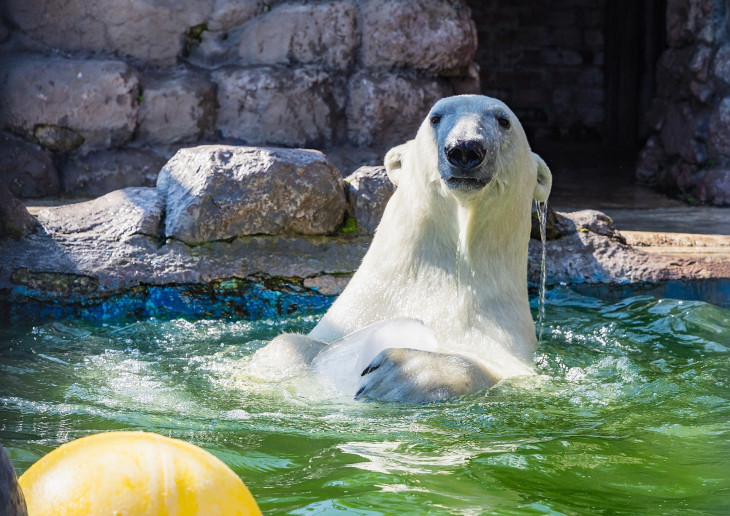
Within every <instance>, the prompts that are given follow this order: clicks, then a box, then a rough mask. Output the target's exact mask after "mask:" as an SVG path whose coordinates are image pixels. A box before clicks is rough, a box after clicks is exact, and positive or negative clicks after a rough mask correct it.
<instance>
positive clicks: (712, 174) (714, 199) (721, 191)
mask: <svg viewBox="0 0 730 516" xmlns="http://www.w3.org/2000/svg"><path fill="white" fill-rule="evenodd" d="M694 190H695V197H696V198H697V200H698V201H700V202H704V203H709V204H714V205H716V206H730V169H728V168H717V169H711V170H706V171H704V172H703V173H701V175H700V177H699V178H698V179H697V180H696V184H695V189H694Z"/></svg>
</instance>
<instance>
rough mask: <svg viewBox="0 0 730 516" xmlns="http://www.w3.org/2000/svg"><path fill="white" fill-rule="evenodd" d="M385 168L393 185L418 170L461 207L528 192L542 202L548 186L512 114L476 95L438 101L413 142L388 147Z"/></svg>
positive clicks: (549, 178)
mask: <svg viewBox="0 0 730 516" xmlns="http://www.w3.org/2000/svg"><path fill="white" fill-rule="evenodd" d="M385 165H386V170H387V171H388V176H389V177H390V178H391V181H393V183H395V184H396V185H397V184H399V182H400V181H401V177H400V176H401V173H402V171H403V170H408V171H413V170H419V171H421V175H423V176H424V177H425V179H426V183H428V184H431V185H437V187H438V189H439V190H440V191H441V192H442V193H444V194H446V195H451V196H454V197H456V198H457V199H458V200H459V201H460V202H464V203H471V202H474V201H476V200H478V199H483V198H485V197H487V196H489V195H490V194H500V195H503V194H505V193H507V192H514V193H515V194H516V193H518V192H528V195H531V197H532V198H534V199H536V200H538V201H545V200H546V199H547V197H548V195H549V194H550V188H551V184H552V176H551V174H550V170H549V169H548V167H547V166H546V165H545V162H544V161H543V160H542V159H541V158H540V157H539V156H538V155H537V154H534V153H532V152H531V151H530V146H529V144H528V143H527V138H526V136H525V132H524V130H523V129H522V125H521V124H520V122H519V120H518V119H517V117H516V116H515V114H514V113H513V112H512V111H511V110H510V109H509V108H508V107H507V106H506V105H505V104H504V103H503V102H501V101H499V100H497V99H493V98H490V97H485V96H481V95H460V96H456V97H447V98H444V99H441V100H439V101H438V102H437V103H436V104H435V105H434V106H433V108H431V111H430V112H429V114H428V116H427V117H426V119H425V120H424V121H423V123H422V124H421V127H420V128H419V130H418V134H417V135H416V138H415V139H414V140H411V141H410V142H408V143H406V144H403V145H400V146H398V147H395V148H393V149H391V150H390V151H389V152H388V154H387V155H386V158H385ZM409 173H410V172H409ZM409 179H410V178H409Z"/></svg>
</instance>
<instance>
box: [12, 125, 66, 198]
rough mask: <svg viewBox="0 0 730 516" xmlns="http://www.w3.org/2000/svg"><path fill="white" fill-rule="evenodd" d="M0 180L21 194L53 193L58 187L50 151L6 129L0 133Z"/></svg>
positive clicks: (19, 195) (56, 174)
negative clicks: (11, 133)
mask: <svg viewBox="0 0 730 516" xmlns="http://www.w3.org/2000/svg"><path fill="white" fill-rule="evenodd" d="M0 184H4V185H5V186H6V187H7V188H8V189H9V190H10V191H11V192H12V193H13V195H15V196H17V197H21V198H25V197H44V196H47V195H55V194H57V193H58V191H59V189H60V181H59V178H58V172H57V170H56V166H55V165H54V163H53V160H52V159H51V156H50V154H49V153H48V152H47V151H44V150H43V149H41V148H40V147H39V146H38V145H35V144H33V143H30V142H27V141H25V140H22V139H20V138H17V137H15V136H12V135H10V134H8V133H0Z"/></svg>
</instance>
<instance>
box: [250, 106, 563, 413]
mask: <svg viewBox="0 0 730 516" xmlns="http://www.w3.org/2000/svg"><path fill="white" fill-rule="evenodd" d="M386 169H387V171H388V175H389V177H390V178H391V180H392V181H393V182H394V183H395V184H396V185H397V187H398V188H397V190H396V192H395V193H394V194H393V196H392V197H391V199H390V201H389V203H388V205H387V207H386V209H385V212H384V214H383V218H382V220H381V223H380V225H379V226H378V229H377V231H376V233H375V237H374V239H373V242H372V244H371V246H370V248H369V250H368V252H367V254H366V256H365V257H364V259H363V262H362V265H361V266H360V268H359V269H358V271H357V272H356V273H355V275H354V276H353V278H352V280H351V281H350V283H349V284H348V286H347V288H346V289H345V290H344V292H343V293H342V294H341V295H340V296H339V298H338V299H337V300H336V301H335V302H334V304H333V305H332V307H331V308H330V309H329V310H328V311H327V313H326V314H325V315H324V317H323V318H322V320H321V321H320V322H319V324H318V325H317V326H316V327H315V328H314V329H313V330H312V332H311V333H310V334H309V336H308V337H306V338H305V337H303V336H293V335H282V336H280V337H278V338H277V339H275V340H274V341H272V343H270V344H269V346H267V347H269V349H268V350H267V348H264V349H263V350H261V351H262V353H261V354H260V357H259V358H263V357H265V356H266V355H267V353H268V354H271V353H272V352H273V351H275V350H278V351H279V352H278V353H276V354H277V355H279V356H280V357H281V356H284V355H286V356H288V357H295V358H294V359H295V360H299V361H304V362H314V364H315V366H316V365H317V364H320V367H319V370H320V371H323V372H324V374H327V370H326V368H322V367H321V364H322V363H323V362H327V357H331V356H333V353H335V351H333V349H336V351H337V353H338V356H339V357H340V358H339V360H340V365H339V366H335V365H333V366H332V368H331V369H330V371H334V369H337V370H338V372H337V373H334V372H332V373H330V374H333V375H335V374H340V375H342V371H343V370H346V369H347V368H346V367H344V368H343V366H342V364H348V358H347V357H348V349H351V351H352V353H351V354H352V360H350V361H349V363H354V362H355V361H356V359H355V357H357V360H359V365H362V363H364V362H367V366H366V367H365V368H363V369H362V371H357V370H353V371H350V372H348V374H351V375H353V376H355V378H354V379H353V381H351V382H346V383H347V385H350V386H353V385H354V386H357V389H356V391H355V394H356V395H357V397H361V398H370V399H381V400H386V401H405V402H424V401H432V400H437V399H442V398H446V397H451V396H456V395H462V394H467V393H471V392H476V391H478V390H481V389H484V388H487V387H489V386H491V385H493V384H494V383H496V382H497V381H499V380H501V379H503V378H507V377H510V376H515V375H523V374H530V373H531V371H532V356H533V353H534V351H535V348H536V338H535V328H534V323H533V321H532V317H531V314H530V309H529V302H528V296H527V248H528V243H529V233H530V224H531V222H530V217H531V204H532V200H533V199H537V200H539V201H544V200H545V199H547V196H548V194H549V192H550V185H551V176H550V171H549V170H548V168H547V167H546V166H545V164H544V162H543V161H542V160H541V159H540V158H539V157H538V156H537V155H535V154H533V153H532V152H531V150H530V147H529V145H528V143H527V139H526V137H525V134H524V131H523V130H522V127H521V125H520V124H519V121H518V120H517V118H516V117H515V115H514V114H513V113H512V112H511V111H510V110H509V109H508V108H507V106H505V105H504V104H503V103H502V102H500V101H498V100H495V99H491V98H488V97H483V96H476V95H468V96H458V97H449V98H446V99H442V100H441V101H439V102H438V103H436V105H435V106H434V107H433V108H432V110H431V112H430V113H429V115H428V117H427V118H426V119H425V120H424V122H423V123H422V125H421V127H420V129H419V131H418V133H417V135H416V137H415V139H414V140H411V141H409V142H408V143H405V144H403V145H401V146H399V147H396V148H394V149H392V150H391V151H390V152H389V153H388V154H387V155H386ZM413 320H416V321H420V322H419V323H418V324H422V325H423V327H424V331H414V329H413V328H414V327H413V326H412V324H413ZM388 321H390V322H389V323H387V324H386V326H385V327H387V328H390V335H391V337H388V336H384V335H386V333H384V328H385V327H383V328H380V329H378V330H377V331H376V329H373V330H372V331H371V330H369V329H368V328H370V327H371V326H372V325H376V327H377V325H378V324H380V326H383V324H384V323H385V322H388ZM407 324H411V327H410V328H411V330H406V331H398V328H399V325H407ZM376 327H373V328H376ZM403 327H404V328H405V326H403ZM351 334H352V337H348V336H349V335H351ZM333 342H334V343H335V344H331V343H333ZM328 344H329V346H328ZM348 346H350V348H348ZM302 347H306V348H307V353H304V354H301V348H302ZM300 355H301V356H300ZM305 355H306V356H305ZM359 365H358V367H359ZM351 388H352V387H351ZM348 394H351V393H349V392H348Z"/></svg>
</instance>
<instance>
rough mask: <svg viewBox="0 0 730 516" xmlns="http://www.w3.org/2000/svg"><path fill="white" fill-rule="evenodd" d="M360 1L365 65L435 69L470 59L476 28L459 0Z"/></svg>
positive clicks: (456, 65) (461, 64)
mask: <svg viewBox="0 0 730 516" xmlns="http://www.w3.org/2000/svg"><path fill="white" fill-rule="evenodd" d="M362 4H363V5H362V7H361V9H362V29H361V30H362V61H363V64H364V65H365V66H366V67H368V68H375V69H377V68H386V69H387V68H391V67H407V68H416V69H419V70H425V71H428V72H430V73H439V72H443V71H445V70H453V69H457V68H465V67H468V66H469V63H471V60H472V58H473V57H474V53H475V52H476V49H477V31H476V26H475V25H474V22H473V21H472V19H471V11H470V9H469V7H468V6H467V5H466V3H465V2H462V1H459V0H446V1H444V0H415V1H411V2H403V1H400V0H367V1H365V2H363V3H362Z"/></svg>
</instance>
